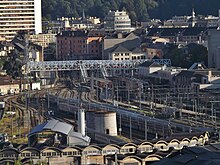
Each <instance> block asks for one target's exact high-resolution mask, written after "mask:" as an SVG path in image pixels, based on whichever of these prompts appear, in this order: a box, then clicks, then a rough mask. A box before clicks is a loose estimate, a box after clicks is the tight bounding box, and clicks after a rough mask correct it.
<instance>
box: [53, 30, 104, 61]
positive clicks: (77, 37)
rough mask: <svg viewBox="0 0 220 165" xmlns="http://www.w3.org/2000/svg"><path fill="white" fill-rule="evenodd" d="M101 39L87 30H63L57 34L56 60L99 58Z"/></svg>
mask: <svg viewBox="0 0 220 165" xmlns="http://www.w3.org/2000/svg"><path fill="white" fill-rule="evenodd" d="M102 39H103V37H102V36H100V35H93V34H92V32H89V31H80V30H78V31H64V32H62V33H60V34H58V35H57V57H56V58H57V60H92V59H101V55H102Z"/></svg>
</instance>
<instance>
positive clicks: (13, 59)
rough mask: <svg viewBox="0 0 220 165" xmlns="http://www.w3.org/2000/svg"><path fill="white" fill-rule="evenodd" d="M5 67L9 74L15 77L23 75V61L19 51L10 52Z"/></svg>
mask: <svg viewBox="0 0 220 165" xmlns="http://www.w3.org/2000/svg"><path fill="white" fill-rule="evenodd" d="M3 69H4V70H6V73H7V74H8V75H11V76H12V77H13V78H16V77H20V76H21V75H22V61H21V59H20V58H19V52H18V51H16V50H14V51H13V52H12V53H11V54H9V56H8V58H7V60H6V61H5V63H4V64H3Z"/></svg>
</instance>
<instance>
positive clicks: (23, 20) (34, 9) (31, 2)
mask: <svg viewBox="0 0 220 165" xmlns="http://www.w3.org/2000/svg"><path fill="white" fill-rule="evenodd" d="M19 30H28V31H30V32H32V33H35V34H38V33H41V32H42V23H41V0H17V1H15V0H1V1H0V39H1V40H6V41H10V40H12V39H13V38H14V35H15V34H16V32H17V31H19Z"/></svg>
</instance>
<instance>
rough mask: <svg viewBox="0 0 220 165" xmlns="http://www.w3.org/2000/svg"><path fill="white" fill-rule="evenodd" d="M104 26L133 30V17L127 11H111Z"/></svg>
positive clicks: (113, 28)
mask: <svg viewBox="0 0 220 165" xmlns="http://www.w3.org/2000/svg"><path fill="white" fill-rule="evenodd" d="M104 27H105V29H107V30H116V31H132V30H133V28H131V19H130V18H129V16H128V14H127V13H126V12H125V11H109V12H108V15H107V16H106V18H105V22H104Z"/></svg>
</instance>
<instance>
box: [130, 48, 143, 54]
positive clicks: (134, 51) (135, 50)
mask: <svg viewBox="0 0 220 165" xmlns="http://www.w3.org/2000/svg"><path fill="white" fill-rule="evenodd" d="M132 53H143V52H142V51H141V49H140V48H139V47H136V48H134V49H133V50H132Z"/></svg>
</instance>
